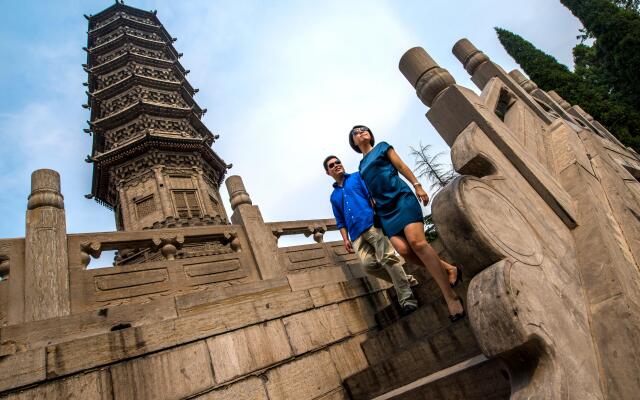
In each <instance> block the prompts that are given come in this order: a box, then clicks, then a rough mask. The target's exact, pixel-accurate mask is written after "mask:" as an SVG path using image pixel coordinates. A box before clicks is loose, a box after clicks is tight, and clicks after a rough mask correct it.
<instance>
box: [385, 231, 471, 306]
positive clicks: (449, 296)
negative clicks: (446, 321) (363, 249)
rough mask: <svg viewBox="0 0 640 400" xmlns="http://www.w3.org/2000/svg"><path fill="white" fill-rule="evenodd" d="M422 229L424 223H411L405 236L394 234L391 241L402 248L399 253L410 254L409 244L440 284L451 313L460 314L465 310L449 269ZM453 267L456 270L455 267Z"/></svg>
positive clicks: (396, 246) (397, 247)
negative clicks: (453, 287) (454, 287)
mask: <svg viewBox="0 0 640 400" xmlns="http://www.w3.org/2000/svg"><path fill="white" fill-rule="evenodd" d="M422 229H423V224H422V223H420V222H415V223H412V224H409V225H407V226H405V227H404V235H405V237H401V236H394V237H392V238H391V243H392V244H393V246H394V247H395V248H396V250H398V249H399V248H400V249H402V250H398V253H400V254H401V255H402V253H403V252H405V253H407V254H408V252H407V251H406V249H405V248H406V246H408V247H409V248H410V249H411V250H412V253H414V254H415V256H417V257H418V258H419V259H420V261H421V263H422V264H423V265H424V266H425V267H426V268H427V271H428V272H429V274H431V276H432V277H433V279H434V280H435V281H436V283H437V284H438V287H439V288H440V291H441V292H442V294H443V296H444V299H445V301H446V302H447V308H448V309H449V314H451V315H454V314H459V313H461V312H462V311H463V308H462V303H461V302H460V299H459V298H458V295H457V294H456V292H454V291H453V289H452V288H451V286H450V285H449V284H450V282H449V276H448V269H447V268H446V266H445V265H444V264H443V262H442V260H440V257H438V254H436V252H435V251H434V250H433V248H432V247H431V246H430V245H429V243H427V240H426V238H425V237H424V232H423V230H422ZM403 257H404V255H403ZM409 257H411V256H409ZM451 267H452V268H453V269H454V270H455V267H453V266H451ZM454 277H455V275H454Z"/></svg>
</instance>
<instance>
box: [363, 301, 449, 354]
mask: <svg viewBox="0 0 640 400" xmlns="http://www.w3.org/2000/svg"><path fill="white" fill-rule="evenodd" d="M376 317H377V315H376ZM450 324H451V322H450V321H449V316H448V312H447V306H446V304H445V302H444V300H442V299H440V301H436V302H434V303H432V304H427V305H422V306H420V308H418V309H417V310H416V311H414V312H413V313H411V314H409V315H407V316H405V317H402V318H400V319H399V320H398V321H396V322H394V323H393V324H391V325H389V326H387V327H386V328H384V329H383V330H381V331H378V332H376V333H375V334H373V336H372V337H371V338H370V339H367V340H366V341H365V342H364V343H362V346H361V347H362V350H363V351H364V354H365V355H366V357H367V360H368V361H369V364H376V363H378V362H381V361H382V360H384V359H385V358H387V357H390V356H393V355H395V354H397V353H398V351H401V350H405V349H407V348H408V347H410V346H411V345H412V344H413V343H414V342H416V341H420V340H422V339H424V338H425V337H427V336H429V335H430V334H432V333H434V332H437V331H440V330H442V329H444V328H446V327H447V326H448V325H450Z"/></svg>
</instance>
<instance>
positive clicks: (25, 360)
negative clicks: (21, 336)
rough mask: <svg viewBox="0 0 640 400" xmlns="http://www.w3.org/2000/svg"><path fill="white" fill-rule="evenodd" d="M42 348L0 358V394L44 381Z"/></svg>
mask: <svg viewBox="0 0 640 400" xmlns="http://www.w3.org/2000/svg"><path fill="white" fill-rule="evenodd" d="M44 378H45V352H44V349H43V348H40V349H37V350H30V351H25V352H20V353H15V354H12V355H8V356H4V357H0V392H2V391H4V390H8V389H13V388H17V387H20V386H24V385H28V384H30V383H34V382H38V381H41V380H44Z"/></svg>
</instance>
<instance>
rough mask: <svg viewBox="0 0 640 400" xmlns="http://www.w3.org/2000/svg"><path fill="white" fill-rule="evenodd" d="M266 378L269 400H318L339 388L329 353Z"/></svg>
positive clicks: (272, 372)
mask: <svg viewBox="0 0 640 400" xmlns="http://www.w3.org/2000/svg"><path fill="white" fill-rule="evenodd" d="M266 375H267V382H266V385H267V392H268V394H269V399H270V400H293V399H315V398H317V397H319V396H321V395H324V394H328V393H329V392H331V391H333V390H335V389H337V388H338V387H339V386H340V376H339V375H338V371H336V368H335V366H334V365H333V362H332V361H331V356H330V355H329V353H328V352H326V351H319V352H316V353H312V354H310V355H308V356H306V357H303V358H300V359H297V360H295V361H292V362H290V363H288V364H285V365H283V366H280V367H278V368H275V369H272V370H270V371H268V372H267V374H266Z"/></svg>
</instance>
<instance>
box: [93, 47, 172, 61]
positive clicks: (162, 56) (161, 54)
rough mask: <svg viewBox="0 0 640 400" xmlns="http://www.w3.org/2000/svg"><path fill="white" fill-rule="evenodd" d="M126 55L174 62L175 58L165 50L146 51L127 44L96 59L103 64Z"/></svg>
mask: <svg viewBox="0 0 640 400" xmlns="http://www.w3.org/2000/svg"><path fill="white" fill-rule="evenodd" d="M126 53H133V54H138V55H141V56H145V57H151V58H156V59H159V60H165V61H172V60H173V58H172V57H170V56H169V55H168V54H167V53H166V51H165V50H155V49H146V48H144V47H142V46H137V45H135V44H131V43H127V44H125V45H123V46H121V47H118V48H117V49H115V50H113V51H110V52H108V53H106V54H102V55H99V56H97V57H96V61H97V64H102V63H105V62H107V61H111V60H113V59H114V58H116V57H119V56H121V55H123V54H126Z"/></svg>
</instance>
